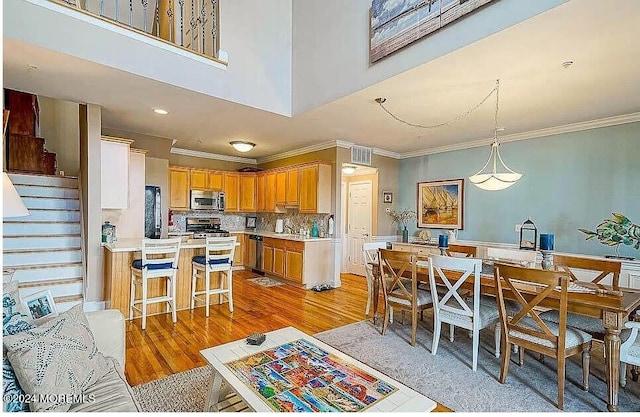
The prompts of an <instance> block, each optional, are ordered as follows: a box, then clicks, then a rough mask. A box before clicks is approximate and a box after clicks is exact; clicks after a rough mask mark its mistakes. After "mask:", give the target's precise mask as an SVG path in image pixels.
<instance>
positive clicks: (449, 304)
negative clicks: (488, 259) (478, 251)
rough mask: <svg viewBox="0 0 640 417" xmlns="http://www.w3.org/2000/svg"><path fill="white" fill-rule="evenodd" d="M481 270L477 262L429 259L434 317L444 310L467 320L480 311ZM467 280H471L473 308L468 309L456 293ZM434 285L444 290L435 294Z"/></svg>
mask: <svg viewBox="0 0 640 417" xmlns="http://www.w3.org/2000/svg"><path fill="white" fill-rule="evenodd" d="M481 270H482V260H481V259H466V258H460V257H449V256H439V255H434V256H430V257H429V284H430V287H431V296H432V298H433V304H434V307H435V311H436V314H437V313H438V312H439V311H448V312H451V313H455V314H459V315H463V316H468V317H474V316H477V315H478V312H479V309H480V271H481ZM436 275H437V276H436ZM470 281H473V284H472V285H473V294H474V295H475V296H474V298H473V309H471V308H470V307H469V305H468V304H467V303H466V302H465V300H464V299H463V298H462V296H461V295H460V292H459V291H460V289H461V287H462V286H463V285H464V284H465V283H468V282H470ZM438 283H440V284H441V285H440V288H442V284H444V287H446V290H445V291H438V290H437V288H438Z"/></svg>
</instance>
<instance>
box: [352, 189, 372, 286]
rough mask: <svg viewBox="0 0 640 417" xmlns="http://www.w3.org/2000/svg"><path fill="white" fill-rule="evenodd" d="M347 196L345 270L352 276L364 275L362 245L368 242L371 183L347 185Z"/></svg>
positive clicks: (370, 213)
mask: <svg viewBox="0 0 640 417" xmlns="http://www.w3.org/2000/svg"><path fill="white" fill-rule="evenodd" d="M348 188H349V191H348V192H349V194H348V204H347V205H348V209H347V210H348V213H347V217H348V229H347V233H348V237H347V242H348V248H349V249H348V253H349V261H348V263H347V269H348V270H349V272H350V273H352V274H357V275H365V271H364V262H363V259H362V244H363V243H365V242H367V241H369V236H370V235H371V228H372V225H371V219H372V188H373V184H372V182H371V181H358V182H350V183H349V186H348Z"/></svg>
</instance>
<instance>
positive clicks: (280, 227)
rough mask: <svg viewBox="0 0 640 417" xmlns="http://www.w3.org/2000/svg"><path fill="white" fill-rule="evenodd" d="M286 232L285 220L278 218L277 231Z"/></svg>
mask: <svg viewBox="0 0 640 417" xmlns="http://www.w3.org/2000/svg"><path fill="white" fill-rule="evenodd" d="M282 232H284V220H282V219H277V220H276V233H282Z"/></svg>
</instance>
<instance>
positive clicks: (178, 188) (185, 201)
mask: <svg viewBox="0 0 640 417" xmlns="http://www.w3.org/2000/svg"><path fill="white" fill-rule="evenodd" d="M189 177H190V176H189V168H182V167H169V208H172V209H176V210H187V209H188V208H189V190H190V189H191V187H190V184H189Z"/></svg>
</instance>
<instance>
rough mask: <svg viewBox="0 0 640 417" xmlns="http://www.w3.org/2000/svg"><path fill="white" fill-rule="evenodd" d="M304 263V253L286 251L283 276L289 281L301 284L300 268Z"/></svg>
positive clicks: (293, 250) (292, 250)
mask: <svg viewBox="0 0 640 417" xmlns="http://www.w3.org/2000/svg"><path fill="white" fill-rule="evenodd" d="M303 261H304V251H302V250H301V251H297V250H295V249H291V250H287V253H286V255H285V276H284V278H285V279H287V280H289V281H294V282H296V283H298V284H302V266H303Z"/></svg>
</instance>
